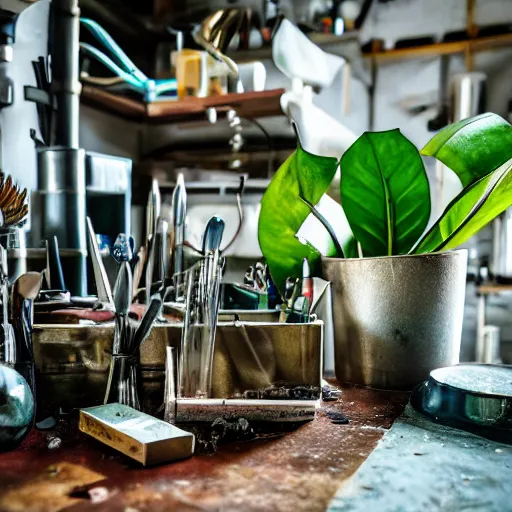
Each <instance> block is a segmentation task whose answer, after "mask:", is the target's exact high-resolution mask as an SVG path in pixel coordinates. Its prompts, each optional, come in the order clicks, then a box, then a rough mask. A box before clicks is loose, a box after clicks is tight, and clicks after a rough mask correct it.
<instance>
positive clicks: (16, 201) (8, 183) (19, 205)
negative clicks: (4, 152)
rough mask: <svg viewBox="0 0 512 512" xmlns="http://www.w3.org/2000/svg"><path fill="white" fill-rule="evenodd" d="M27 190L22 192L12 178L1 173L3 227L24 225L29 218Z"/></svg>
mask: <svg viewBox="0 0 512 512" xmlns="http://www.w3.org/2000/svg"><path fill="white" fill-rule="evenodd" d="M26 198H27V189H26V188H25V189H23V190H22V191H21V192H20V189H19V188H18V186H16V185H15V184H14V183H13V181H12V178H11V176H7V178H5V175H4V173H3V172H1V171H0V211H1V213H2V217H3V223H2V226H1V227H9V226H19V225H21V224H23V223H24V222H25V221H26V219H27V216H28V204H27V203H26V202H25V200H26Z"/></svg>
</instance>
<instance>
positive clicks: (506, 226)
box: [489, 208, 512, 284]
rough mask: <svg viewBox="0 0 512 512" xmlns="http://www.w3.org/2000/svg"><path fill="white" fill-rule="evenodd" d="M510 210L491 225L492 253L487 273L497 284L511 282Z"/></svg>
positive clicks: (511, 222)
mask: <svg viewBox="0 0 512 512" xmlns="http://www.w3.org/2000/svg"><path fill="white" fill-rule="evenodd" d="M511 229H512V208H508V209H507V210H505V211H504V212H503V213H502V214H501V215H500V216H499V217H496V219H494V221H493V223H492V253H491V259H490V268H489V271H490V273H491V275H492V277H493V278H494V279H495V280H496V281H497V282H499V283H505V284H508V283H510V282H512V231H511Z"/></svg>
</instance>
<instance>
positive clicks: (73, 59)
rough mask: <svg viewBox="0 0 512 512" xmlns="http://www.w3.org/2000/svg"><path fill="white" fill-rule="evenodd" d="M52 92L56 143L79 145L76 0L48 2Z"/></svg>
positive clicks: (53, 0)
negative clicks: (50, 23)
mask: <svg viewBox="0 0 512 512" xmlns="http://www.w3.org/2000/svg"><path fill="white" fill-rule="evenodd" d="M51 22H52V27H53V30H52V38H51V43H50V46H51V52H50V53H51V56H52V75H53V79H52V92H53V94H54V97H55V99H56V102H57V111H56V114H55V119H54V126H55V144H56V145H58V146H64V147H67V148H72V149H78V147H79V146H78V117H79V109H80V92H81V85H80V81H79V79H78V75H79V35H80V9H79V8H78V0H52V3H51Z"/></svg>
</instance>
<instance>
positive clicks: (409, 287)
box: [322, 250, 467, 389]
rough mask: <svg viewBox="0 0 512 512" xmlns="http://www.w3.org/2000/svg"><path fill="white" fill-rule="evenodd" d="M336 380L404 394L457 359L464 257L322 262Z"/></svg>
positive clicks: (446, 254) (459, 253) (434, 255)
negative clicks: (330, 303) (329, 292)
mask: <svg viewBox="0 0 512 512" xmlns="http://www.w3.org/2000/svg"><path fill="white" fill-rule="evenodd" d="M322 264H323V273H324V276H325V278H326V279H327V280H329V281H331V283H332V290H333V307H334V310H333V315H334V337H335V341H334V342H335V368H336V376H337V378H338V380H339V381H340V382H350V383H352V384H359V385H364V386H371V387H374V388H381V389H411V388H412V387H414V386H415V385H416V384H419V383H420V382H422V381H423V380H425V379H426V378H427V377H428V375H429V372H430V371H431V370H433V369H435V368H440V367H442V366H450V365H452V364H456V363H458V361H459V349H460V340H461V331H462V317H463V312H464V297H465V286H466V266H467V251H466V250H458V251H450V252H444V253H432V254H420V255H414V256H408V255H406V256H389V257H388V256H386V257H379V258H354V259H340V258H324V259H323V262H322Z"/></svg>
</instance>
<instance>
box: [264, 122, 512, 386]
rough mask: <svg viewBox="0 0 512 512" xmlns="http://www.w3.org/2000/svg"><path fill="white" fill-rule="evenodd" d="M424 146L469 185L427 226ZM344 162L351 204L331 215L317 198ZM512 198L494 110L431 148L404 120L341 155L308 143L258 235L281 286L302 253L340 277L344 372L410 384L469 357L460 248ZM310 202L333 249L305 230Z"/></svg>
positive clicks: (508, 149)
mask: <svg viewBox="0 0 512 512" xmlns="http://www.w3.org/2000/svg"><path fill="white" fill-rule="evenodd" d="M421 155H424V156H428V157H435V158H437V159H438V160H440V161H441V162H443V163H444V164H445V165H447V166H448V167H449V168H450V169H452V171H453V172H455V173H456V175H457V176H458V178H459V179H460V181H461V183H462V185H463V187H464V188H463V190H462V192H461V193H460V194H458V195H457V196H456V197H455V198H454V199H453V201H452V202H451V203H450V204H449V205H448V206H447V208H446V209H445V211H444V212H443V214H442V215H441V217H440V218H439V219H437V221H436V222H435V223H434V224H433V225H432V226H431V227H430V229H428V230H426V227H427V223H428V221H429V217H430V188H429V183H428V179H427V175H426V173H425V169H424V166H423V161H422V159H421ZM338 166H339V167H340V173H341V174H340V175H341V178H340V203H341V205H342V208H341V207H340V209H339V212H338V217H337V219H335V221H334V222H333V221H332V220H331V222H329V221H328V220H326V219H325V218H324V217H323V216H322V214H321V213H320V212H319V209H318V208H317V207H316V206H315V205H317V204H318V203H319V202H320V200H321V199H322V197H323V196H324V194H325V193H326V191H327V190H328V188H329V186H330V184H331V181H332V179H333V177H334V175H335V172H336V170H337V168H338ZM511 205H512V126H511V125H510V124H509V123H507V122H506V121H505V120H504V119H502V118H501V117H499V116H497V115H495V114H492V113H487V114H482V115H480V116H477V117H474V118H471V119H466V120H464V121H461V122H458V123H455V124H452V125H450V126H447V127H446V128H444V129H443V130H441V131H440V132H438V133H437V134H436V135H435V136H434V137H433V139H432V140H431V141H430V142H429V143H428V144H427V145H426V146H425V147H424V148H423V149H422V150H421V152H419V151H418V150H417V149H416V147H415V146H414V145H413V144H412V143H411V142H410V141H409V140H407V139H406V137H404V136H403V135H402V134H401V133H400V131H399V130H391V131H387V132H374V133H370V132H368V133H365V134H363V135H362V136H361V137H360V138H359V139H358V140H357V141H356V142H355V143H354V144H353V145H352V146H351V147H350V148H349V149H348V150H347V151H346V152H345V153H344V154H343V156H342V157H341V160H340V161H338V160H337V159H336V158H327V157H321V156H316V155H312V154H310V153H307V152H306V151H304V150H303V149H302V148H301V147H300V145H299V147H298V148H297V150H296V151H295V152H294V153H293V154H292V155H291V156H290V157H289V158H288V160H287V161H286V162H285V163H284V164H283V165H282V166H281V168H280V169H279V170H278V171H277V173H276V174H275V176H274V178H273V180H272V181H271V183H270V185H269V187H268V189H267V191H266V193H265V195H264V197H263V199H262V205H261V213H260V220H259V231H258V233H259V234H258V236H259V242H260V246H261V250H262V252H263V255H264V256H265V258H266V260H267V263H268V265H269V268H270V271H271V274H272V277H273V279H274V281H275V283H276V284H277V286H278V288H280V289H281V290H282V289H283V285H284V281H285V279H286V278H287V277H300V272H301V265H302V261H303V258H308V260H309V262H310V266H311V267H312V271H313V275H323V276H324V277H325V278H326V279H328V280H329V281H331V283H332V288H333V299H334V302H333V304H334V312H333V314H334V321H335V367H336V375H337V377H338V379H339V380H340V381H342V382H351V383H354V384H362V385H368V386H372V387H379V388H392V389H399V388H402V389H407V388H411V387H412V386H414V385H415V384H417V383H419V382H421V381H422V380H424V379H425V378H426V377H427V376H428V373H429V371H430V370H432V369H433V368H436V367H441V366H447V365H451V364H455V363H457V362H458V357H459V348H460V337H461V328H462V317H463V309H464V292H465V280H466V260H467V255H466V252H465V251H464V250H455V249H456V248H457V247H458V246H459V245H460V244H462V243H464V242H465V241H466V240H468V239H469V238H470V237H471V236H473V235H474V234H475V233H477V232H478V231H479V230H480V229H481V228H483V227H484V226H485V225H486V224H488V223H489V222H490V221H491V220H493V219H494V218H495V217H496V216H498V215H499V214H500V213H502V212H503V211H504V210H506V209H507V208H508V207H509V206H511ZM311 214H314V215H315V216H316V217H317V218H318V219H319V220H320V221H321V223H322V224H323V226H324V227H325V230H324V232H323V233H322V236H323V237H324V238H326V239H328V240H329V241H330V242H331V243H330V244H328V247H329V249H328V250H325V251H324V254H321V253H320V252H319V251H318V250H317V249H315V247H314V246H313V245H312V244H311V243H309V241H308V238H307V237H304V236H302V237H298V236H297V233H298V232H299V230H300V229H301V227H302V226H303V225H304V223H305V221H306V219H307V218H308V217H309V216H310V215H311ZM316 231H317V232H316V233H315V236H316V237H318V235H319V233H318V231H319V230H318V229H317V230H316ZM425 231H426V232H425ZM304 238H305V239H304Z"/></svg>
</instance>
